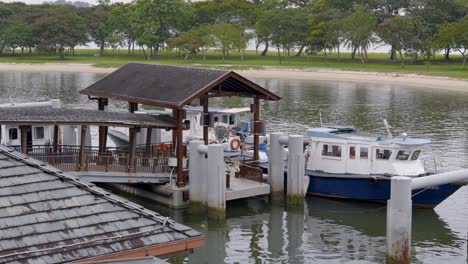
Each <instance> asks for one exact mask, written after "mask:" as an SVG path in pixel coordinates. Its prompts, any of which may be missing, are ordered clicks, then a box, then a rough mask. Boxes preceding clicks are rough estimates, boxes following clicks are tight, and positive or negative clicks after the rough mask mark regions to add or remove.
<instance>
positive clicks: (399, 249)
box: [387, 177, 412, 264]
mask: <svg viewBox="0 0 468 264" xmlns="http://www.w3.org/2000/svg"><path fill="white" fill-rule="evenodd" d="M411 218H412V201H411V178H408V177H392V180H391V190H390V200H388V203H387V263H388V264H391V263H399V264H406V263H408V264H409V263H410V256H411V220H412V219H411Z"/></svg>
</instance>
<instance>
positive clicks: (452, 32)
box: [434, 16, 468, 69]
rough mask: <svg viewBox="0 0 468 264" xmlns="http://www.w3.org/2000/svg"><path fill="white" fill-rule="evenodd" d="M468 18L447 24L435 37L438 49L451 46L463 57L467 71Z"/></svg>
mask: <svg viewBox="0 0 468 264" xmlns="http://www.w3.org/2000/svg"><path fill="white" fill-rule="evenodd" d="M467 29H468V16H465V17H464V18H463V19H461V20H460V21H458V22H454V23H446V24H444V25H442V26H440V27H439V32H438V33H437V34H436V35H435V37H434V45H435V46H436V47H438V48H441V47H444V46H445V47H447V46H450V47H452V48H453V49H454V50H456V51H458V52H459V53H460V54H461V55H462V57H463V69H466V57H467V55H468V30H467Z"/></svg>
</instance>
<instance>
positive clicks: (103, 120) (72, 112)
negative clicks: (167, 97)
mask: <svg viewBox="0 0 468 264" xmlns="http://www.w3.org/2000/svg"><path fill="white" fill-rule="evenodd" d="M0 124H17V125H31V124H43V125H76V124H78V125H80V124H83V125H108V126H139V127H156V128H176V121H175V119H174V118H172V117H170V116H168V115H147V114H132V113H125V112H108V111H98V110H88V109H66V108H0Z"/></svg>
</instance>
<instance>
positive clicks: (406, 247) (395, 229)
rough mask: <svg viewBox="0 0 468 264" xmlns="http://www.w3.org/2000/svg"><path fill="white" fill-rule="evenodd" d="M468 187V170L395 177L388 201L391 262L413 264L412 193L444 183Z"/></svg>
mask: <svg viewBox="0 0 468 264" xmlns="http://www.w3.org/2000/svg"><path fill="white" fill-rule="evenodd" d="M449 183H452V184H458V185H467V184H468V169H462V170H458V171H451V172H446V173H440V174H435V175H431V176H425V177H417V178H409V177H400V176H396V177H392V179H391V190H390V200H388V202H387V263H390V264H391V263H399V264H400V263H403V264H405V263H410V257H411V221H412V209H413V202H412V200H411V196H412V194H411V192H412V190H419V189H424V188H429V187H432V186H437V185H443V184H449Z"/></svg>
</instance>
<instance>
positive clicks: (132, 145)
mask: <svg viewBox="0 0 468 264" xmlns="http://www.w3.org/2000/svg"><path fill="white" fill-rule="evenodd" d="M136 130H137V128H136V127H131V128H130V129H129V132H130V133H129V139H128V150H129V155H128V172H135V171H136V170H135V156H136V155H135V154H136V134H137V133H136Z"/></svg>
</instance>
